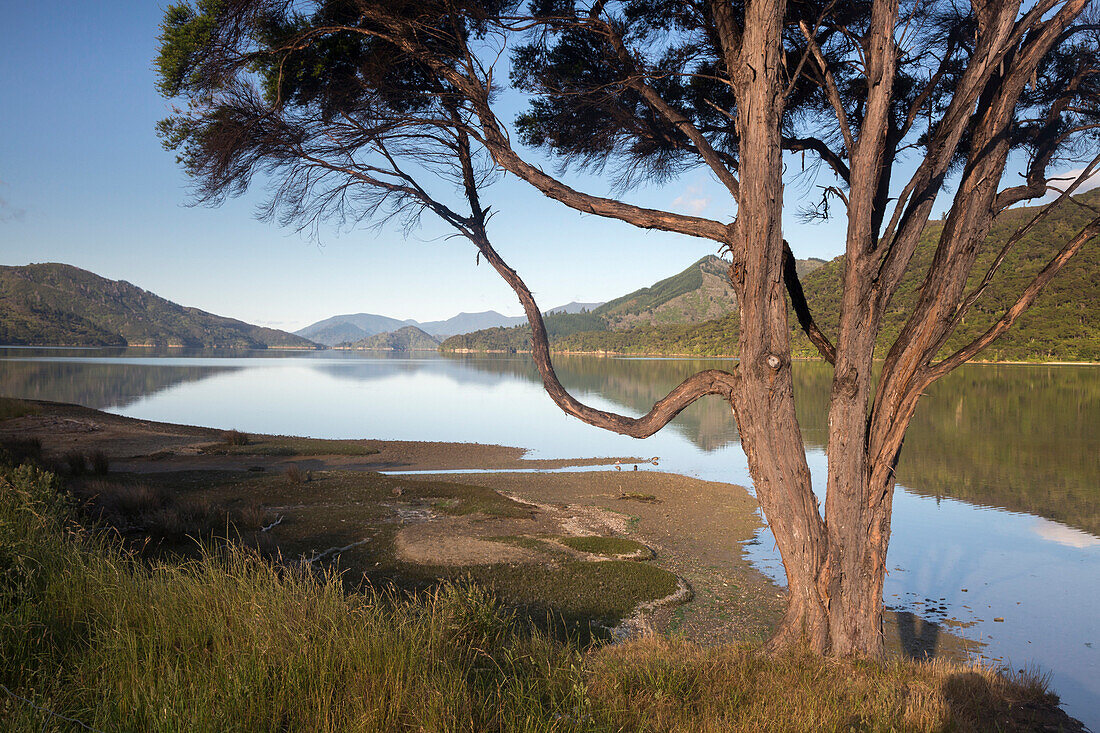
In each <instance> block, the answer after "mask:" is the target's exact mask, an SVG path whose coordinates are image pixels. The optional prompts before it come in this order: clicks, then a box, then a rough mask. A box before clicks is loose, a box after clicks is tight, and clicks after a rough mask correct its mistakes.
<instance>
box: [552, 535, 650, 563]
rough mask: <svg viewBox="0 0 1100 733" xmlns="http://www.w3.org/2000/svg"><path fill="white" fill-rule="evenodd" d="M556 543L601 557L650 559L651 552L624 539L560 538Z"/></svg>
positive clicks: (637, 543)
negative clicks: (635, 556) (641, 556)
mask: <svg viewBox="0 0 1100 733" xmlns="http://www.w3.org/2000/svg"><path fill="white" fill-rule="evenodd" d="M558 542H560V543H561V544H563V545H565V546H566V547H569V548H572V549H574V550H577V551H579V552H587V553H589V554H592V555H602V556H603V557H621V556H623V555H635V554H640V555H643V556H645V557H647V558H648V557H650V556H652V554H653V551H652V550H650V549H649V548H648V547H646V546H645V545H643V544H642V543H641V542H635V541H634V540H628V539H626V538H625V537H561V538H559V539H558Z"/></svg>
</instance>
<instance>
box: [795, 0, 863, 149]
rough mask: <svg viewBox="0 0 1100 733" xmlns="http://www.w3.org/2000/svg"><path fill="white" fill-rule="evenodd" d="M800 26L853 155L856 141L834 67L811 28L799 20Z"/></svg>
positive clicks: (842, 133)
mask: <svg viewBox="0 0 1100 733" xmlns="http://www.w3.org/2000/svg"><path fill="white" fill-rule="evenodd" d="M798 27H799V28H800V29H801V30H802V35H804V36H805V37H806V43H807V44H808V45H809V47H810V50H811V51H812V52H813V55H814V59H815V60H816V61H817V65H818V66H820V67H821V75H822V76H823V77H824V78H825V96H826V97H827V98H828V99H829V103H830V104H831V105H833V111H834V112H835V113H836V119H837V122H839V123H840V134H841V135H843V136H844V146H845V147H846V148H848V154H849V155H851V153H852V152H853V151H854V150H855V149H856V143H855V139H854V138H853V137H852V130H851V128H850V127H849V126H848V113H847V112H845V111H844V103H843V102H841V100H840V90H839V89H837V86H836V79H834V78H833V72H832V69H830V68H829V64H828V62H826V61H825V55H824V54H823V53H821V48H819V47H818V45H817V41H815V40H814V36H813V34H812V33H810V29H809V27H807V25H806V22H805V21H799V22H798Z"/></svg>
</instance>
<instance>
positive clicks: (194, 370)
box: [0, 361, 239, 409]
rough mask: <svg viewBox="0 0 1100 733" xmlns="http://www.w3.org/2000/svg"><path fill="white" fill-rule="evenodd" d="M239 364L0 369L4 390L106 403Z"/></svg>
mask: <svg viewBox="0 0 1100 733" xmlns="http://www.w3.org/2000/svg"><path fill="white" fill-rule="evenodd" d="M236 368H239V367H216V366H202V367H182V366H150V365H148V364H102V363H96V362H47V361H9V362H5V363H4V368H3V370H2V371H0V395H4V396H5V397H22V398H26V399H35V400H53V401H55V402H72V403H76V404H78V405H84V406H85V407H94V408H96V409H107V408H111V407H124V406H126V405H128V404H130V403H131V402H134V401H135V400H137V399H139V398H141V397H144V396H146V395H150V394H154V393H156V392H160V391H162V390H165V389H168V388H169V387H173V386H175V385H177V384H182V383H184V382H196V381H198V380H200V379H205V378H206V377H209V376H212V375H214V374H220V373H222V372H226V371H231V370H234V369H236Z"/></svg>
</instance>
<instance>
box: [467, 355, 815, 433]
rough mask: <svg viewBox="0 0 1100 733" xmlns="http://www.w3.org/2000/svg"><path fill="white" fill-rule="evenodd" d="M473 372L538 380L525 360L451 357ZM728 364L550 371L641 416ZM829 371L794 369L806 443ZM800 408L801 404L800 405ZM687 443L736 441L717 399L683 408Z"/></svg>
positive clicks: (583, 364) (604, 362) (599, 362)
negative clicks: (680, 387)
mask: <svg viewBox="0 0 1100 733" xmlns="http://www.w3.org/2000/svg"><path fill="white" fill-rule="evenodd" d="M447 356H448V360H451V359H454V360H455V361H461V362H462V363H463V364H465V365H467V366H470V367H472V368H474V369H477V370H484V371H487V372H491V373H493V374H499V375H504V374H507V375H510V376H514V377H521V378H523V379H527V380H529V381H532V382H538V381H540V380H539V375H538V371H537V370H536V369H535V365H534V364H533V363H532V361H531V359H530V357H527V356H519V357H499V358H493V357H491V356H473V355H460V354H456V355H450V354H448V355H447ZM735 364H736V362H733V361H730V360H728V359H606V358H598V357H588V356H574V355H567V354H556V355H555V356H554V367H555V369H556V370H557V373H558V378H559V379H560V380H561V382H562V384H563V385H565V387H566V388H567V389H569V390H570V391H571V392H573V394H575V395H583V394H589V395H599V396H600V397H602V398H603V399H606V400H610V401H612V402H614V403H616V404H617V405H620V406H621V407H622V408H624V409H625V410H627V411H628V412H630V413H632V414H634V415H642V414H644V413H645V412H646V411H647V410H649V408H651V407H652V406H653V403H654V402H656V401H657V400H659V399H661V398H662V397H664V396H665V395H666V394H668V392H669V390H671V389H672V388H673V387H675V386H676V385H677V384H679V383H680V382H681V381H683V380H684V378H686V377H688V376H690V375H691V374H694V373H695V372H697V371H699V370H701V369H726V370H729V369H732V368H734V366H735ZM831 378H832V373H831V370H830V369H829V368H828V367H826V366H824V365H819V364H799V365H798V369H796V371H795V379H796V380H797V383H796V390H797V393H798V394H799V396H800V399H799V403H798V410H799V414H800V415H804V414H805V415H807V417H805V419H804V423H803V426H804V429H806V432H807V441H808V442H810V443H812V444H821V443H822V442H823V441H824V439H825V436H824V426H825V423H826V421H825V409H826V405H825V400H824V396H825V395H827V394H828V390H829V379H831ZM803 403H805V404H803ZM672 426H673V428H674V429H676V430H678V431H679V432H680V433H681V434H682V435H684V436H685V437H686V438H687V439H688V440H690V441H691V442H692V443H694V444H695V445H697V446H699V447H700V448H702V449H703V450H716V449H718V448H721V447H723V446H726V445H729V444H730V443H733V442H736V441H737V427H736V425H735V424H734V421H733V419H732V417H731V415H730V409H729V406H728V405H727V404H726V403H725V402H723V401H722V400H720V399H717V398H708V399H704V400H699V401H698V402H696V403H695V404H693V405H691V406H690V407H688V408H687V409H686V410H684V411H683V412H682V413H680V415H679V416H678V417H677V418H676V420H675V422H673V424H672Z"/></svg>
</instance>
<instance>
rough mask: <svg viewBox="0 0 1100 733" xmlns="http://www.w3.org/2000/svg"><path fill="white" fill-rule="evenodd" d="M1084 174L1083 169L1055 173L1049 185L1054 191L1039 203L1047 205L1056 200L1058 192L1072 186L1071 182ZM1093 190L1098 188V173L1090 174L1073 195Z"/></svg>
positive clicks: (1099, 185) (1099, 183)
mask: <svg viewBox="0 0 1100 733" xmlns="http://www.w3.org/2000/svg"><path fill="white" fill-rule="evenodd" d="M1084 172H1085V169H1084V168H1077V169H1076V170H1072V171H1065V172H1064V173H1056V174H1055V175H1054V178H1055V179H1057V180H1053V181H1051V183H1050V186H1051V188H1054V189H1056V190H1054V191H1048V192H1047V194H1046V195H1045V196H1043V198H1041V199H1040V203H1047V202H1050V201H1053V200H1054V199H1056V198H1058V192H1059V191H1064V190H1065V189H1066V188H1068V187H1069V186H1071V185H1073V182H1074V181H1076V180H1077V177H1078V176H1080V175H1081V174H1082V173H1084ZM1094 188H1100V171H1097V172H1096V173H1094V174H1092V176H1090V177H1089V178H1086V179H1085V180H1084V181H1083V182H1082V183H1081V185H1080V186H1079V187H1078V188H1077V191H1076V192H1075V193H1078V194H1081V193H1084V192H1085V191H1091V190H1092V189H1094Z"/></svg>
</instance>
